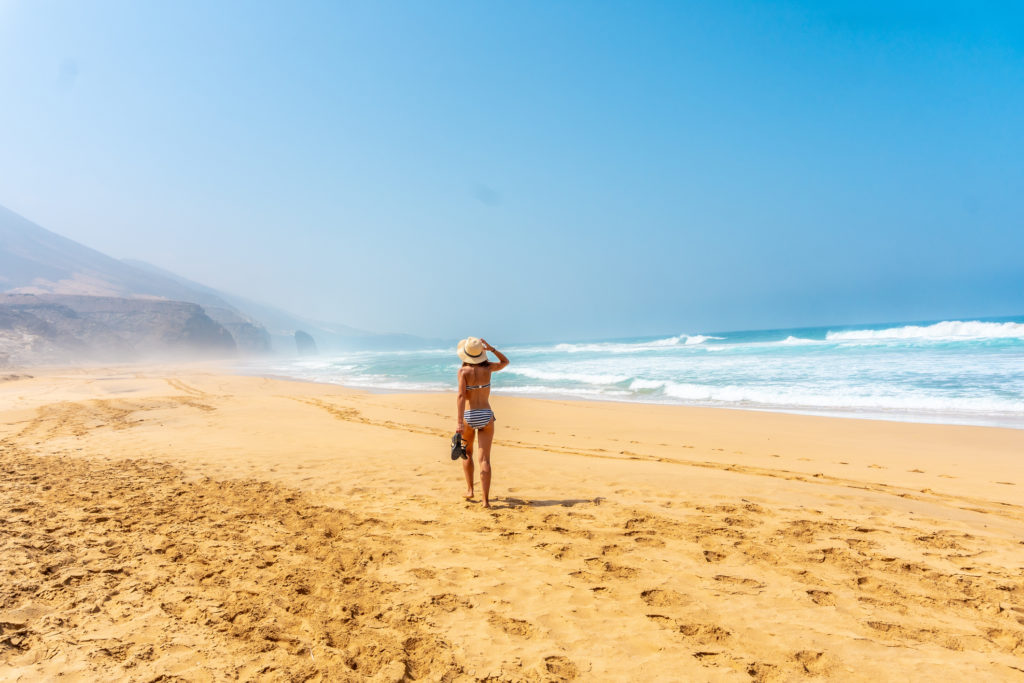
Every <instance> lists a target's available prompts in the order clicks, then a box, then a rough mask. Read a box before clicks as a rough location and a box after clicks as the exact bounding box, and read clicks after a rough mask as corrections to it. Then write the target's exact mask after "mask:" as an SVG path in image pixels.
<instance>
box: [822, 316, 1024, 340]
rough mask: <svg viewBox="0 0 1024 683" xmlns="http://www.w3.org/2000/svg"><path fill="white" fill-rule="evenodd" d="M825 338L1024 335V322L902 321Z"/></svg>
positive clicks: (991, 337)
mask: <svg viewBox="0 0 1024 683" xmlns="http://www.w3.org/2000/svg"><path fill="white" fill-rule="evenodd" d="M825 338H826V339H827V340H829V341H874V340H893V339H896V340H918V339H919V340H935V341H942V340H965V339H1024V323H1012V322H1011V323H992V322H982V321H979V320H967V321H961V320H946V321H944V322H940V323H935V324H933V325H924V326H922V325H904V326H903V327H890V328H888V329H884V330H846V331H842V332H829V333H828V334H826V335H825Z"/></svg>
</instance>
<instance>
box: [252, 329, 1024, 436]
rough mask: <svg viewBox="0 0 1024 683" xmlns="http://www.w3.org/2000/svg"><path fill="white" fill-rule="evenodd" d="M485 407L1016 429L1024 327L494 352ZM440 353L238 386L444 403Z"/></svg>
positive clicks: (793, 333) (693, 338)
mask: <svg viewBox="0 0 1024 683" xmlns="http://www.w3.org/2000/svg"><path fill="white" fill-rule="evenodd" d="M499 342H500V340H492V343H495V344H497V345H498V348H500V349H501V350H502V352H504V353H505V354H506V355H507V356H508V357H509V358H510V360H511V361H512V363H511V365H510V366H509V367H508V368H507V369H506V370H504V371H502V372H501V373H498V374H496V375H495V376H494V380H493V385H492V387H493V388H492V395H493V396H501V395H508V396H535V397H544V398H563V399H586V400H600V401H631V402H642V403H662V404H676V405H690V406H714V407H725V408H744V409H753V410H771V411H781V412H795V413H807V414H822V415H842V416H854V417H867V418H875V419H890V420H901V421H912V422H940V423H950V424H974V425H992V426H1002V427H1013V428H1017V429H1024V316H1022V317H1015V318H1000V319H989V320H947V321H935V322H925V323H914V324H887V325H871V326H865V325H859V326H849V327H835V326H834V327H811V328H799V329H784V330H754V331H745V332H706V333H696V332H694V333H690V334H679V335H675V336H665V337H648V338H632V339H613V340H601V341H584V342H580V341H576V342H553V343H543V344H519V345H507V346H506V345H500V343H499ZM458 366H459V360H458V358H457V357H456V355H455V344H454V342H453V343H452V344H451V347H450V348H424V349H419V350H407V351H352V352H344V353H337V354H331V355H327V354H324V355H320V356H316V357H309V358H298V359H272V360H261V361H247V362H245V363H243V364H242V366H241V368H240V369H241V370H242V371H244V372H247V373H251V374H261V375H273V376H283V377H290V378H295V379H302V380H310V381H316V382H327V383H334V384H341V385H345V386H349V387H360V388H366V389H371V390H377V391H389V392H405V391H447V392H454V391H455V373H456V369H457V368H458Z"/></svg>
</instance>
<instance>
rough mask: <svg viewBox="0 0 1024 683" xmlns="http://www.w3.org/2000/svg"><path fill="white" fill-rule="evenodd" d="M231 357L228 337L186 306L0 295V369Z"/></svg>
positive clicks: (116, 299)
mask: <svg viewBox="0 0 1024 683" xmlns="http://www.w3.org/2000/svg"><path fill="white" fill-rule="evenodd" d="M235 350H236V344H235V340H234V338H233V337H232V336H231V333H230V332H228V331H227V330H226V329H225V328H224V327H223V326H222V325H220V324H219V323H217V322H215V321H214V320H212V319H211V318H210V317H209V316H208V315H206V313H205V312H204V311H203V309H202V307H201V306H199V305H197V304H193V303H186V302H183V301H165V300H161V299H126V298H121V297H102V296H81V295H68V294H0V365H15V364H25V363H38V362H47V363H61V362H68V361H76V360H93V361H106V362H123V361H133V360H140V359H145V358H150V357H160V358H167V357H170V356H178V357H185V356H187V357H189V358H195V357H223V356H226V355H231V354H233V353H234V352H235Z"/></svg>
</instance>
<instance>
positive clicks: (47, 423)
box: [17, 396, 214, 443]
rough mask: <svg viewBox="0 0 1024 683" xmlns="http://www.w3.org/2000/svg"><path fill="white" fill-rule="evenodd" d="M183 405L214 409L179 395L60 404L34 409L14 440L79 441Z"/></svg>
mask: <svg viewBox="0 0 1024 683" xmlns="http://www.w3.org/2000/svg"><path fill="white" fill-rule="evenodd" d="M182 405H184V406H188V407H190V408H195V409H197V410H201V411H203V412H211V411H213V410H214V407H213V406H212V405H210V404H208V403H204V402H202V401H200V400H198V399H195V398H192V397H180V396H168V397H163V398H137V399H92V400H89V401H82V402H73V401H61V402H58V403H48V404H46V405H42V406H40V407H39V408H37V409H36V414H35V416H34V417H33V418H32V419H31V420H29V422H28V424H27V425H25V426H24V427H23V428H22V429H21V431H20V432H18V434H17V438H18V439H24V440H26V441H30V440H31V439H33V438H35V439H55V438H59V437H66V436H71V437H76V438H78V437H83V436H85V435H86V434H88V433H89V432H91V431H93V430H96V429H112V430H121V429H129V428H131V427H135V426H137V425H139V424H140V423H142V422H144V421H145V420H146V419H147V416H146V415H145V414H146V413H151V412H154V411H161V410H173V409H175V408H177V407H179V406H182ZM36 443H39V442H38V441H37V442H36Z"/></svg>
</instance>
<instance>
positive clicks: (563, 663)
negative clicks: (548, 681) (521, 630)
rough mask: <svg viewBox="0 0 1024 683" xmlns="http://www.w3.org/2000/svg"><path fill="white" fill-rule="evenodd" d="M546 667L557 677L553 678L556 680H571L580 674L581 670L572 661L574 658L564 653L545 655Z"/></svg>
mask: <svg viewBox="0 0 1024 683" xmlns="http://www.w3.org/2000/svg"><path fill="white" fill-rule="evenodd" d="M544 669H545V670H546V671H547V672H548V673H549V674H550V675H552V676H555V677H556V678H554V679H553V680H556V681H571V680H572V679H574V678H576V677H577V676H579V675H580V670H579V669H578V668H577V667H576V665H575V664H573V663H572V660H570V659H569V658H568V657H563V656H562V655H551V656H550V657H545V658H544Z"/></svg>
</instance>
